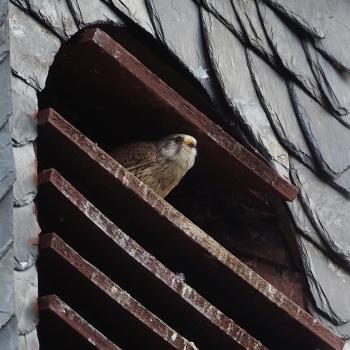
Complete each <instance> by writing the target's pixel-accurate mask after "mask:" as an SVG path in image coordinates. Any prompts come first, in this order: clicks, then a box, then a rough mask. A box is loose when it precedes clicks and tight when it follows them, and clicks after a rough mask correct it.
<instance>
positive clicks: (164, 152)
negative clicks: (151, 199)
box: [111, 134, 197, 198]
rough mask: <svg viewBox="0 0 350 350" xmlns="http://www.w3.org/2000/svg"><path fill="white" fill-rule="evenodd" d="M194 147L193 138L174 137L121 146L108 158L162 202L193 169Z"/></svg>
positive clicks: (194, 140) (194, 141)
mask: <svg viewBox="0 0 350 350" xmlns="http://www.w3.org/2000/svg"><path fill="white" fill-rule="evenodd" d="M196 146H197V141H196V139H195V138H194V137H192V136H189V135H184V134H174V135H169V136H166V137H164V138H162V139H160V140H159V141H156V142H136V143H130V144H127V145H124V146H121V147H119V148H117V149H116V150H114V151H113V152H112V153H111V156H112V157H113V158H114V159H115V160H117V161H118V162H119V163H120V164H121V165H123V166H124V167H125V168H126V169H128V170H129V171H130V172H131V173H132V174H133V175H134V176H136V177H137V178H138V179H139V180H141V181H142V182H143V183H145V184H146V185H147V186H148V187H150V188H152V190H153V191H155V192H156V193H158V195H159V196H161V197H163V198H164V197H165V196H166V195H167V194H168V193H169V192H170V191H171V190H172V189H173V188H174V187H176V185H177V184H178V183H179V182H180V180H181V179H182V177H183V176H184V175H185V174H186V172H187V171H188V170H189V169H191V168H192V166H193V164H194V161H195V158H196V155H197V149H196Z"/></svg>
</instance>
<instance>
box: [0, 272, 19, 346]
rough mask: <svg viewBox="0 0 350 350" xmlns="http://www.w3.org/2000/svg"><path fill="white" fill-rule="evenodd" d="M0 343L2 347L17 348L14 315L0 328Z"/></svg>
mask: <svg viewBox="0 0 350 350" xmlns="http://www.w3.org/2000/svg"><path fill="white" fill-rule="evenodd" d="M0 273H1V272H0ZM0 344H1V346H2V349H6V350H18V334H17V320H16V317H15V316H13V317H12V318H11V319H10V320H9V321H8V322H7V323H6V324H5V325H4V326H3V327H2V328H1V329H0Z"/></svg>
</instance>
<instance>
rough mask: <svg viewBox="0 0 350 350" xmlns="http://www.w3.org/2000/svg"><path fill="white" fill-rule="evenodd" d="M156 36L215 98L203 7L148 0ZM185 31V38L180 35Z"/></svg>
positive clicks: (176, 2) (179, 0)
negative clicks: (204, 37)
mask: <svg viewBox="0 0 350 350" xmlns="http://www.w3.org/2000/svg"><path fill="white" fill-rule="evenodd" d="M146 2H147V5H148V9H149V14H150V17H151V19H152V22H153V25H154V28H155V31H156V36H157V37H158V39H159V40H160V41H161V42H163V43H164V44H165V45H166V46H167V47H168V49H169V50H170V51H171V52H172V53H173V54H174V55H175V56H176V57H177V58H178V59H179V60H180V62H181V63H182V64H183V65H184V66H185V67H186V69H189V71H190V72H191V73H192V74H193V75H194V77H195V78H196V79H197V80H198V81H199V82H200V83H201V84H202V86H203V87H205V90H206V91H207V92H208V94H209V95H210V96H211V97H212V98H214V92H213V82H212V81H211V79H210V65H209V62H208V60H207V57H206V48H205V43H204V41H203V36H202V30H201V25H200V16H199V7H198V6H197V5H196V4H195V3H194V2H193V1H183V0H173V1H171V2H169V1H163V0H146ZM179 32H181V35H179Z"/></svg>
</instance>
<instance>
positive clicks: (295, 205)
mask: <svg viewBox="0 0 350 350" xmlns="http://www.w3.org/2000/svg"><path fill="white" fill-rule="evenodd" d="M287 206H288V209H289V211H290V213H291V214H292V215H291V219H292V221H293V224H294V226H295V228H296V230H297V231H298V233H299V234H300V235H302V236H304V237H305V238H307V239H308V240H310V241H311V242H312V243H313V245H315V246H316V247H317V248H319V249H321V250H322V251H323V252H324V253H325V254H326V255H329V254H330V252H329V251H328V250H329V248H328V247H327V246H326V245H325V243H324V242H323V241H322V239H321V237H320V235H319V233H318V232H317V231H316V229H315V228H314V227H313V225H312V223H311V221H310V219H309V217H308V216H307V214H306V213H305V209H304V208H303V206H302V203H301V200H300V199H299V198H297V199H295V200H294V201H293V202H288V203H287Z"/></svg>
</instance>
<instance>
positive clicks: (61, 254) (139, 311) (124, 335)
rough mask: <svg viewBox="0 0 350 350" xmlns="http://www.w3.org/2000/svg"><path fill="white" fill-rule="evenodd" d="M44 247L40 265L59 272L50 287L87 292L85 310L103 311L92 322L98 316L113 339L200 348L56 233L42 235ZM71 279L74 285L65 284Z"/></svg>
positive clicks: (133, 344)
mask: <svg viewBox="0 0 350 350" xmlns="http://www.w3.org/2000/svg"><path fill="white" fill-rule="evenodd" d="M40 248H41V261H40V266H41V267H40V268H41V271H42V272H43V273H44V276H48V274H50V273H52V274H56V275H55V276H54V278H55V279H56V283H53V284H52V285H51V287H50V288H54V289H56V290H58V291H59V293H61V294H64V295H65V297H66V298H68V299H73V298H74V296H73V294H75V295H76V298H77V299H76V300H75V302H77V300H78V298H80V297H82V294H85V297H87V301H88V302H87V303H86V305H85V309H84V311H83V312H85V313H87V314H89V312H90V311H87V309H90V310H94V309H95V310H96V309H97V310H98V311H99V313H100V315H99V314H98V313H94V314H93V316H94V317H93V321H91V320H90V322H95V320H97V321H96V323H98V324H99V327H101V329H99V330H100V331H101V332H103V333H104V334H105V335H106V336H107V337H108V338H109V339H111V340H114V339H118V341H120V342H125V344H124V345H125V346H127V348H132V349H139V347H140V346H143V347H144V348H149V349H179V350H180V349H184V348H185V349H189V350H191V349H192V350H195V349H196V347H195V345H194V344H192V343H190V342H189V341H188V340H186V339H185V338H184V337H182V336H181V335H180V334H178V333H177V332H176V331H174V330H173V329H171V328H170V327H169V326H168V325H167V324H165V323H164V322H163V321H162V320H160V319H159V318H158V317H157V316H155V315H154V314H152V313H151V312H150V311H148V310H147V309H146V308H145V307H144V306H143V305H141V304H140V303H139V302H137V301H136V300H135V299H133V298H132V297H131V296H130V295H129V294H128V293H127V292H126V291H124V290H123V289H122V288H120V287H119V286H118V285H117V284H116V283H114V282H112V281H111V280H110V279H109V278H108V277H107V276H106V275H104V274H103V273H102V272H101V271H99V270H98V269H97V268H96V267H94V266H93V265H91V264H90V263H88V262H87V261H86V260H84V259H83V258H82V257H81V256H80V255H79V254H77V253H76V252H75V251H74V250H73V249H72V248H71V247H70V246H68V245H67V244H66V243H65V242H64V241H63V240H62V239H61V238H60V237H58V236H57V235H56V234H52V233H51V234H45V235H42V236H41V237H40ZM44 265H46V266H44ZM58 272H61V273H62V277H64V276H71V277H73V278H72V279H68V280H66V279H65V278H61V279H60V278H57V273H58ZM67 283H69V284H71V286H69V287H67V286H65V284H67ZM72 287H73V288H74V289H75V291H73V289H72ZM98 319H100V320H99V321H98ZM101 320H102V321H101ZM122 346H123V345H122Z"/></svg>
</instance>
